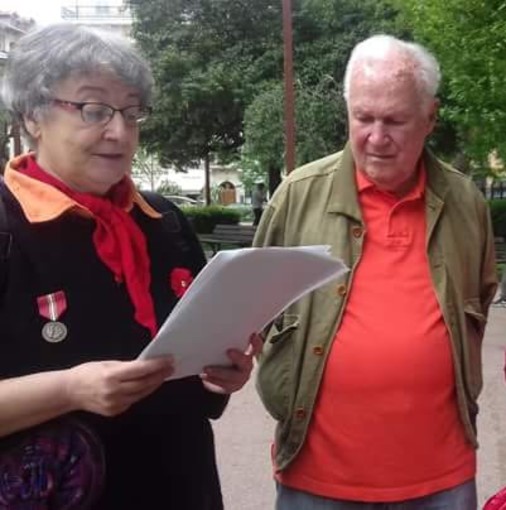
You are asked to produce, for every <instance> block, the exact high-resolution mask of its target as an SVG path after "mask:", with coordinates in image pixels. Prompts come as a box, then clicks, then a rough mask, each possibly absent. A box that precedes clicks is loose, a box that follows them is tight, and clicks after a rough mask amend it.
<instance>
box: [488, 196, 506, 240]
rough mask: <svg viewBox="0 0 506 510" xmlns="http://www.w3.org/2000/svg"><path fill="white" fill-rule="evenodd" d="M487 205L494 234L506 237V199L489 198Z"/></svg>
mask: <svg viewBox="0 0 506 510" xmlns="http://www.w3.org/2000/svg"><path fill="white" fill-rule="evenodd" d="M489 205H490V215H491V217H492V228H493V229H494V235H495V236H496V237H503V238H505V239H506V200H501V199H493V200H489Z"/></svg>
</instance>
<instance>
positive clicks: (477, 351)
mask: <svg viewBox="0 0 506 510" xmlns="http://www.w3.org/2000/svg"><path fill="white" fill-rule="evenodd" d="M464 319H465V334H466V345H467V350H468V354H469V356H468V359H469V361H468V367H467V371H468V375H469V384H470V391H471V396H472V398H473V399H477V398H478V395H479V394H480V391H481V388H482V385H483V379H482V369H481V350H482V342H483V334H484V331H485V324H486V318H485V315H483V311H482V308H481V303H480V300H479V299H478V298H469V299H466V300H465V301H464Z"/></svg>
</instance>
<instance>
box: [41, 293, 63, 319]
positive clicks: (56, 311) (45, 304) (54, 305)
mask: <svg viewBox="0 0 506 510" xmlns="http://www.w3.org/2000/svg"><path fill="white" fill-rule="evenodd" d="M37 306H38V308H39V314H40V315H41V316H42V317H44V318H45V319H49V320H51V321H56V320H58V319H59V318H60V316H61V315H62V314H63V313H64V312H65V310H66V309H67V298H66V297H65V292H63V290H59V291H58V292H54V293H52V294H46V295H45V296H39V297H38V298H37Z"/></svg>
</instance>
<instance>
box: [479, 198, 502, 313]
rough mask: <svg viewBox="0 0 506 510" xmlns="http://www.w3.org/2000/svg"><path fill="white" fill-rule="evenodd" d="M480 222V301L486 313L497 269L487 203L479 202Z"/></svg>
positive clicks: (493, 293)
mask: <svg viewBox="0 0 506 510" xmlns="http://www.w3.org/2000/svg"><path fill="white" fill-rule="evenodd" d="M480 205H481V224H482V232H483V242H482V257H481V288H480V301H481V307H482V312H483V314H484V315H485V316H487V314H488V309H489V307H490V303H491V302H492V300H493V299H494V296H495V293H496V291H497V283H498V282H497V269H496V258H495V243H494V232H493V230H492V220H491V218H490V210H489V208H488V205H487V204H486V203H485V202H484V201H482V202H481V204H480Z"/></svg>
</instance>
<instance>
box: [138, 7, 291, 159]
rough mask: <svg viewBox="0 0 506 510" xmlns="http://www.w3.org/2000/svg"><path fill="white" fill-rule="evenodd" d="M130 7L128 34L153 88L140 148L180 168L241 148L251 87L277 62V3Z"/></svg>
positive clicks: (234, 151) (279, 53)
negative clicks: (144, 59) (149, 68)
mask: <svg viewBox="0 0 506 510" xmlns="http://www.w3.org/2000/svg"><path fill="white" fill-rule="evenodd" d="M131 4H132V7H133V12H134V14H135V16H136V22H135V24H134V35H135V37H136V39H137V40H138V42H139V43H140V46H141V48H142V49H143V50H144V52H145V53H146V54H147V56H148V57H149V59H150V61H151V63H152V65H153V69H154V74H155V79H156V82H157V84H158V95H157V99H156V101H155V111H154V114H153V116H152V118H151V119H150V120H149V121H148V122H147V123H146V126H145V129H144V130H143V136H144V138H143V141H144V143H145V144H146V146H147V147H149V148H150V149H151V150H153V151H155V152H156V153H158V155H159V157H160V160H161V162H162V163H163V164H164V165H165V164H167V163H171V164H174V165H175V166H177V167H185V166H188V165H190V164H193V163H195V162H196V161H198V160H199V159H203V158H205V157H206V156H208V155H209V154H216V155H218V157H223V158H225V157H226V158H230V154H234V153H236V151H237V150H238V148H239V147H240V146H241V145H242V144H243V141H244V139H243V129H242V120H243V113H244V108H245V105H246V104H247V103H248V102H249V101H250V99H251V98H252V96H253V95H254V93H255V90H256V83H258V81H259V80H262V79H263V76H264V74H265V73H267V74H272V69H273V68H275V67H276V65H277V63H279V61H280V56H281V52H280V50H281V48H280V45H279V41H280V20H281V17H280V10H281V4H280V2H279V1H278V0H275V1H274V0H272V1H271V0H255V1H254V2H251V1H250V0H171V1H170V2H167V1H166V0H132V1H131ZM273 34H278V35H277V37H273ZM273 40H275V41H276V44H273Z"/></svg>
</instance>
